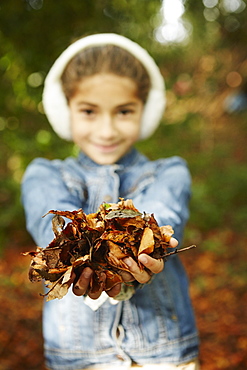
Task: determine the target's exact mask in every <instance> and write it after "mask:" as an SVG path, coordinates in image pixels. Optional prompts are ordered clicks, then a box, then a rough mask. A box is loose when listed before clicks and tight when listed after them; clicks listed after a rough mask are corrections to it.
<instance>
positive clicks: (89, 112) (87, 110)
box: [82, 109, 94, 116]
mask: <svg viewBox="0 0 247 370" xmlns="http://www.w3.org/2000/svg"><path fill="white" fill-rule="evenodd" d="M82 112H83V113H84V114H86V115H87V116H90V115H92V114H93V113H94V111H93V110H92V109H84V110H83V111H82Z"/></svg>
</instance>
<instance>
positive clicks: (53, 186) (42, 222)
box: [21, 158, 82, 248]
mask: <svg viewBox="0 0 247 370" xmlns="http://www.w3.org/2000/svg"><path fill="white" fill-rule="evenodd" d="M59 163H60V161H54V162H51V161H48V160H46V159H41V158H38V159H36V160H34V161H33V162H32V163H31V164H30V165H29V166H28V168H27V170H26V172H25V174H24V177H23V181H22V188H21V190H22V203H23V206H24V210H25V215H26V226H27V230H28V231H29V233H30V234H31V236H32V237H33V239H34V241H35V243H36V244H37V245H38V246H40V247H42V248H44V247H46V246H47V245H48V244H49V243H50V242H51V241H52V240H53V238H54V234H53V231H52V227H51V219H52V217H53V216H52V215H47V216H46V217H44V218H42V216H43V215H45V214H46V213H47V212H49V211H50V210H64V211H65V210H66V211H72V210H75V209H78V208H81V207H82V199H81V197H80V194H79V193H76V192H72V191H71V190H70V189H69V187H68V186H67V185H66V182H65V181H64V179H63V176H62V172H61V165H59Z"/></svg>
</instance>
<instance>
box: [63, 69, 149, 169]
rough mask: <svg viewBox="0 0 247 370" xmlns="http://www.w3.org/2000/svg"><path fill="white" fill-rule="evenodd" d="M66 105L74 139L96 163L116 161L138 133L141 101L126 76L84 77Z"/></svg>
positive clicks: (135, 139)
mask: <svg viewBox="0 0 247 370" xmlns="http://www.w3.org/2000/svg"><path fill="white" fill-rule="evenodd" d="M69 107H70V112H71V130H72V138H73V141H74V142H75V143H76V144H77V145H78V146H79V147H80V149H81V150H82V151H83V152H84V153H85V154H86V155H87V156H89V157H90V158H91V159H92V160H93V161H94V162H96V163H98V164H101V165H105V164H113V163H116V162H117V161H118V160H119V159H120V158H121V157H122V156H124V155H125V154H126V153H127V152H128V151H129V150H130V148H131V147H132V145H133V144H134V143H135V142H136V141H137V139H138V137H139V133H140V126H141V116H142V111H143V102H142V101H141V100H140V99H139V98H138V96H137V87H136V84H135V83H134V82H133V81H132V80H131V79H129V78H128V77H120V76H117V75H114V74H108V73H106V74H96V75H93V76H90V77H86V78H85V79H83V80H82V81H81V82H80V83H79V84H78V87H77V91H76V93H75V94H74V95H73V97H72V98H71V99H70V100H69Z"/></svg>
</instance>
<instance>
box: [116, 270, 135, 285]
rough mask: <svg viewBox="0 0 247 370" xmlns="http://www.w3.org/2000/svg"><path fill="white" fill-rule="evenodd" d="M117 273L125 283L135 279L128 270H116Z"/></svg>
mask: <svg viewBox="0 0 247 370" xmlns="http://www.w3.org/2000/svg"><path fill="white" fill-rule="evenodd" d="M118 274H119V275H120V276H121V277H122V279H123V281H124V282H126V283H129V282H131V281H134V280H135V278H134V277H133V275H132V274H130V273H129V272H128V271H124V270H119V271H118Z"/></svg>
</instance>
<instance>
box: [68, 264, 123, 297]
mask: <svg viewBox="0 0 247 370" xmlns="http://www.w3.org/2000/svg"><path fill="white" fill-rule="evenodd" d="M92 274H93V270H92V269H91V268H90V267H85V268H84V270H83V271H82V273H81V275H80V276H79V279H78V280H76V282H75V278H76V275H75V274H74V275H73V276H72V281H73V282H74V283H73V293H74V294H75V295H77V296H81V295H84V294H86V293H87V295H88V296H89V297H90V298H92V299H97V298H99V297H100V295H101V293H102V289H100V290H98V291H97V293H92V292H90V290H89V289H88V288H89V285H90V281H91V278H92ZM127 274H128V273H127ZM128 275H130V274H128ZM105 279H106V275H105V274H104V273H103V272H102V273H101V280H102V281H104V280H105ZM120 290H121V284H116V285H115V286H114V287H113V288H112V289H110V290H108V291H107V294H108V295H109V296H110V297H115V296H116V295H118V294H119V293H120Z"/></svg>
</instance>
